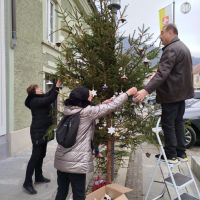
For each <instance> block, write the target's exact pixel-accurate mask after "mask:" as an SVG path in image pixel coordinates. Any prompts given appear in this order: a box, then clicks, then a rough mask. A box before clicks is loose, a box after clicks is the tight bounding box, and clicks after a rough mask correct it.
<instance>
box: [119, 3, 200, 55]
mask: <svg viewBox="0 0 200 200" xmlns="http://www.w3.org/2000/svg"><path fill="white" fill-rule="evenodd" d="M172 2H173V0H121V5H122V8H121V9H123V8H124V6H125V5H129V6H128V9H127V11H126V15H127V24H126V25H125V26H124V27H123V28H122V29H121V31H125V33H126V35H128V34H130V33H133V30H135V29H137V27H138V26H140V27H141V26H142V24H144V25H145V26H147V27H150V32H151V33H154V35H155V38H156V37H158V36H159V33H160V29H159V14H158V11H159V9H160V8H163V7H165V6H167V5H169V4H170V3H172ZM184 2H186V0H175V4H176V6H175V8H176V12H175V13H176V14H175V23H176V25H177V27H178V30H179V38H180V39H181V40H182V41H183V42H184V43H185V44H186V45H187V46H188V47H189V48H190V50H191V52H192V55H193V56H198V57H200V36H199V35H200V20H199V18H200V17H199V16H200V14H199V13H200V0H187V2H189V3H190V4H191V11H190V12H189V13H188V14H182V13H181V11H180V6H181V5H182V4H183V3H184Z"/></svg>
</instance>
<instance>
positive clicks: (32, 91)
mask: <svg viewBox="0 0 200 200" xmlns="http://www.w3.org/2000/svg"><path fill="white" fill-rule="evenodd" d="M37 87H38V85H37V84H32V85H30V86H28V88H27V89H26V92H27V93H28V94H29V95H30V94H35V89H36V88H37Z"/></svg>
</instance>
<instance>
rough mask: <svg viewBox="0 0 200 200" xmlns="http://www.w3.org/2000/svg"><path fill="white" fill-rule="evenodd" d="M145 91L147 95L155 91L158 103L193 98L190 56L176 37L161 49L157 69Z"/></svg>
mask: <svg viewBox="0 0 200 200" xmlns="http://www.w3.org/2000/svg"><path fill="white" fill-rule="evenodd" d="M145 90H146V91H147V92H148V93H149V94H150V93H152V92H153V91H154V90H156V95H157V96H156V99H157V102H158V103H173V102H178V101H182V100H185V99H189V98H192V97H193V96H194V89H193V76H192V58H191V54H190V51H189V49H188V48H187V47H186V46H185V44H184V43H183V42H181V41H180V40H179V38H178V37H175V38H174V39H173V41H172V42H171V43H170V44H168V45H166V46H165V47H164V48H163V54H162V56H161V59H160V63H159V68H158V70H157V72H156V74H155V75H154V77H153V78H152V79H151V80H150V81H149V83H148V84H147V85H146V86H145Z"/></svg>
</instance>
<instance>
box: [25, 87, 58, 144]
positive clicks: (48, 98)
mask: <svg viewBox="0 0 200 200" xmlns="http://www.w3.org/2000/svg"><path fill="white" fill-rule="evenodd" d="M58 91H59V88H57V87H56V86H55V85H53V87H52V89H51V90H50V91H49V92H47V93H46V94H41V95H37V94H31V95H28V97H27V98H26V100H25V105H26V106H27V107H28V108H29V109H30V110H31V114H32V123H31V127H30V133H31V140H32V143H33V144H42V143H44V142H46V139H45V138H44V135H45V134H46V131H47V129H48V128H49V126H51V125H52V123H53V119H52V105H51V104H52V103H53V102H54V101H55V100H56V98H57V96H58Z"/></svg>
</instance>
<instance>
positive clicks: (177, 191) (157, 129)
mask: <svg viewBox="0 0 200 200" xmlns="http://www.w3.org/2000/svg"><path fill="white" fill-rule="evenodd" d="M160 122H161V117H159V119H158V121H157V123H156V127H155V128H153V129H152V130H153V132H155V134H156V138H157V140H158V143H159V146H160V155H159V158H158V160H157V163H156V167H155V170H154V173H153V176H152V178H151V182H150V185H149V187H148V191H147V193H146V196H145V200H147V198H148V196H149V193H150V191H151V187H152V184H153V182H154V178H155V175H156V171H157V169H158V166H160V163H161V162H162V161H161V156H162V155H163V157H164V160H165V164H166V165H167V168H168V172H169V176H170V178H171V182H172V186H173V188H174V190H175V193H176V195H177V198H176V199H178V200H181V194H180V192H179V190H180V188H182V187H180V186H178V185H177V184H176V181H175V178H174V175H173V172H172V169H173V167H174V165H175V164H170V163H169V162H168V160H167V156H166V154H165V150H164V147H163V144H162V141H161V139H160V136H159V133H160V132H161V131H162V129H161V127H160ZM187 168H188V170H189V173H190V178H191V182H190V184H191V183H194V185H195V188H196V191H197V194H198V198H199V199H200V192H199V189H198V186H197V183H196V181H195V179H194V176H193V173H192V171H191V168H190V166H189V164H188V162H187ZM178 169H179V171H180V168H179V167H178ZM160 170H161V173H162V169H161V166H160ZM162 176H163V179H164V174H163V173H162ZM164 183H165V180H164ZM165 187H166V189H167V191H168V194H169V196H170V198H171V195H170V192H169V190H168V186H167V185H166V183H165ZM165 187H164V188H163V190H162V193H161V194H159V195H158V196H157V197H155V198H154V199H152V200H156V199H159V198H161V197H162V196H163V195H164V193H165ZM185 189H186V191H187V193H188V190H187V188H185ZM188 195H189V194H188Z"/></svg>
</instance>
